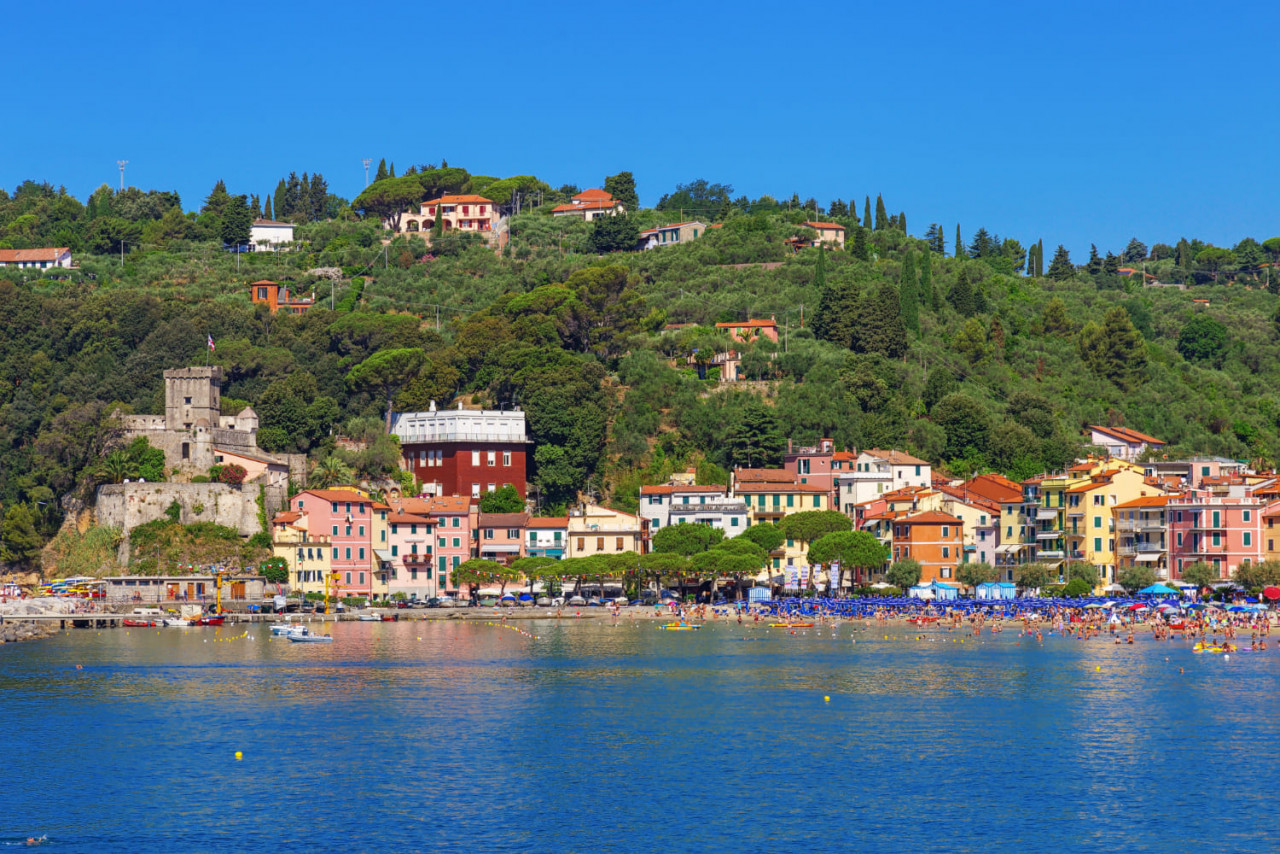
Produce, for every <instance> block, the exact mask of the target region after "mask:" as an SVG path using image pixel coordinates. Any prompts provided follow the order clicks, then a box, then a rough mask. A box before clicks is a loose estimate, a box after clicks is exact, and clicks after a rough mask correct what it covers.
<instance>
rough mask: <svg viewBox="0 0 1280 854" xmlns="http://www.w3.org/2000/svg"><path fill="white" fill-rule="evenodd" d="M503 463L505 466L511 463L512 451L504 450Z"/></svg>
mask: <svg viewBox="0 0 1280 854" xmlns="http://www.w3.org/2000/svg"><path fill="white" fill-rule="evenodd" d="M502 464H503V465H504V466H509V465H511V452H510V451H503V452H502Z"/></svg>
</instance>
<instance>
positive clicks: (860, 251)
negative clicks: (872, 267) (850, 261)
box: [852, 226, 871, 261]
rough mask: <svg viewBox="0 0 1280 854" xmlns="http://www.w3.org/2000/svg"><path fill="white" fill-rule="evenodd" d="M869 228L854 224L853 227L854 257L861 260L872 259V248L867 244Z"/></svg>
mask: <svg viewBox="0 0 1280 854" xmlns="http://www.w3.org/2000/svg"><path fill="white" fill-rule="evenodd" d="M868 231H870V229H869V228H865V227H858V226H854V229H853V250H852V251H853V257H854V258H857V259H859V260H861V261H870V260H871V248H870V247H869V246H867V232H868Z"/></svg>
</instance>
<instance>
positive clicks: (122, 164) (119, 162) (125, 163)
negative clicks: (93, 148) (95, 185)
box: [116, 160, 129, 192]
mask: <svg viewBox="0 0 1280 854" xmlns="http://www.w3.org/2000/svg"><path fill="white" fill-rule="evenodd" d="M116 165H117V166H119V167H120V192H124V167H126V166H128V165H129V161H128V160H117V161H116Z"/></svg>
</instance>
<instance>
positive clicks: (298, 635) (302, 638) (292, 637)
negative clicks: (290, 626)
mask: <svg viewBox="0 0 1280 854" xmlns="http://www.w3.org/2000/svg"><path fill="white" fill-rule="evenodd" d="M285 637H287V638H288V639H289V642H290V643H333V635H316V634H312V633H311V630H310V629H308V628H307V627H306V626H302V630H301V631H297V632H289V633H287V634H286V635H285Z"/></svg>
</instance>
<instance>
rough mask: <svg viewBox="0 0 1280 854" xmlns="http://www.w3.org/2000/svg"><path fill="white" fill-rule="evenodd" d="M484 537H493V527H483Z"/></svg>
mask: <svg viewBox="0 0 1280 854" xmlns="http://www.w3.org/2000/svg"><path fill="white" fill-rule="evenodd" d="M484 538H485V539H486V540H492V539H493V528H485V529H484Z"/></svg>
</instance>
